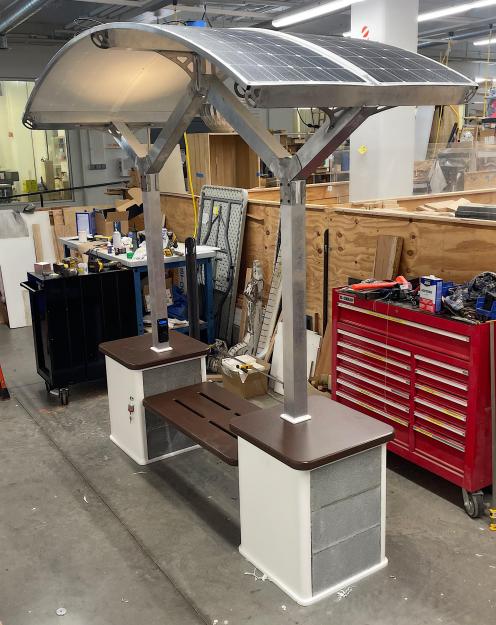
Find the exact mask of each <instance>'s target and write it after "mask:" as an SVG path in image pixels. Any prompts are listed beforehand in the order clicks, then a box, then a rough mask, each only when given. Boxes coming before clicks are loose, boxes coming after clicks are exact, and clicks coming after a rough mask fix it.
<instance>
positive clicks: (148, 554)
mask: <svg viewBox="0 0 496 625" xmlns="http://www.w3.org/2000/svg"><path fill="white" fill-rule="evenodd" d="M15 400H16V401H17V403H18V404H19V405H20V406H21V407H22V409H23V410H24V411H25V412H26V414H27V415H28V416H29V417H30V419H31V420H32V421H33V422H34V423H35V424H36V425H37V427H38V428H39V430H40V431H41V432H42V434H43V435H44V436H45V438H46V439H47V440H48V441H49V442H50V443H51V444H52V445H53V447H54V448H55V449H56V450H57V451H58V453H59V454H60V455H61V456H62V458H63V459H64V460H65V461H66V462H67V463H68V464H69V465H70V466H71V467H72V468H73V470H74V471H75V472H76V473H77V474H78V475H79V477H80V478H81V479H82V480H83V481H84V482H85V483H86V484H87V485H88V486H89V488H90V489H91V490H92V491H93V492H94V494H95V495H96V496H97V497H98V499H99V500H100V502H101V503H102V504H103V505H104V506H105V508H106V509H107V510H108V511H109V512H110V513H111V514H112V516H113V517H114V518H115V519H116V520H117V521H118V523H119V524H120V525H121V526H122V527H123V528H124V530H125V531H126V533H127V534H129V536H131V538H132V539H133V541H134V542H135V543H136V544H137V545H138V547H139V549H140V551H141V552H142V553H143V555H145V557H147V558H148V559H149V560H150V561H151V562H152V563H153V564H154V566H155V567H156V568H157V569H158V570H159V571H160V572H161V573H162V575H163V576H164V577H165V579H167V581H168V582H169V583H170V584H171V586H172V588H173V589H174V590H175V591H176V592H177V593H178V595H179V596H180V597H181V598H182V599H183V600H184V601H185V602H186V603H187V604H188V605H189V606H190V608H191V610H192V611H193V612H194V613H195V615H196V616H197V617H198V618H199V619H200V620H201V621H202V622H203V623H205V624H206V625H210V623H211V621H210V619H209V618H208V617H207V615H204V614H203V613H202V611H201V610H200V608H199V607H198V606H197V604H196V602H195V601H193V600H191V599H190V597H189V596H188V595H186V594H185V593H184V592H183V591H182V590H181V588H179V586H178V585H177V584H176V583H175V581H174V579H173V578H172V577H171V576H170V575H169V574H168V573H167V572H166V571H165V570H164V569H163V568H162V566H161V565H160V564H159V563H158V562H157V561H156V560H155V558H154V557H153V555H152V553H151V552H150V551H149V549H148V548H147V547H146V546H145V545H144V544H143V543H142V541H141V540H140V539H139V538H138V537H137V536H136V535H135V534H134V532H133V531H132V530H131V529H130V528H129V527H128V526H127V525H126V524H125V523H124V521H123V520H122V519H121V518H120V516H119V515H118V514H117V512H116V511H115V510H114V509H113V508H112V507H111V506H110V504H108V503H107V501H106V500H105V498H104V497H103V495H102V494H101V493H100V491H99V490H98V489H97V488H96V486H95V485H94V484H93V482H92V481H91V480H90V479H89V478H88V477H87V476H86V474H85V473H84V472H83V471H82V470H81V469H80V468H79V467H78V466H77V465H76V464H75V463H74V462H73V461H72V460H71V459H70V458H69V457H68V456H67V454H66V453H65V452H64V451H63V449H62V448H61V447H59V445H58V444H57V442H56V441H55V440H54V439H53V437H52V436H50V434H49V433H48V432H47V431H46V430H45V428H43V426H42V425H41V423H40V422H39V421H38V419H36V417H35V416H34V415H33V414H32V413H31V412H30V411H29V410H28V409H27V407H26V406H25V405H24V404H23V402H22V400H21V399H20V398H19V396H16V397H15ZM9 401H12V400H9Z"/></svg>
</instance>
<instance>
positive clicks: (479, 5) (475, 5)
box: [418, 0, 496, 22]
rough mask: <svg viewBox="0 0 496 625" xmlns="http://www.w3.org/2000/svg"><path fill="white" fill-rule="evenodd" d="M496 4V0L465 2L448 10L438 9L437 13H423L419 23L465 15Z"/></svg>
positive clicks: (419, 17)
mask: <svg viewBox="0 0 496 625" xmlns="http://www.w3.org/2000/svg"><path fill="white" fill-rule="evenodd" d="M495 4H496V0H477V1H476V2H464V3H463V4H458V5H455V6H452V7H447V8H446V9H438V10H437V11H429V13H421V14H420V15H419V16H418V21H419V22H427V21H428V20H437V19H439V18H442V17H448V16H449V15H457V14H458V13H465V12H466V11H471V10H472V9H483V8H484V7H490V6H493V5H495Z"/></svg>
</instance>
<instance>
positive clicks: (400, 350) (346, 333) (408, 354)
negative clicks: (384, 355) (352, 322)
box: [338, 329, 412, 356]
mask: <svg viewBox="0 0 496 625" xmlns="http://www.w3.org/2000/svg"><path fill="white" fill-rule="evenodd" d="M338 334H342V335H343V336H349V337H350V338H352V339H356V340H357V341H363V342H364V343H369V344H370V345H376V346H377V347H382V349H388V350H390V351H392V352H396V353H397V354H401V355H402V356H411V355H412V354H411V353H410V352H407V351H406V350H404V349H400V348H399V347H392V346H391V345H386V344H385V343H381V342H380V341H374V340H373V339H369V338H367V337H365V336H359V335H358V334H353V332H347V331H346V330H339V329H338Z"/></svg>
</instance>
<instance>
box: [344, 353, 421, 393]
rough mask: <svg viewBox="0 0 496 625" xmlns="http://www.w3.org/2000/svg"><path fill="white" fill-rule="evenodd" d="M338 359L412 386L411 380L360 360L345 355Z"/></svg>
mask: <svg viewBox="0 0 496 625" xmlns="http://www.w3.org/2000/svg"><path fill="white" fill-rule="evenodd" d="M337 357H338V358H340V359H341V360H344V361H345V362H351V363H352V364H353V365H357V367H362V368H365V369H367V371H373V372H374V373H378V374H379V375H384V376H386V377H388V378H391V379H392V380H396V381H397V382H401V383H402V384H408V386H410V380H408V379H406V378H402V377H401V376H399V375H396V374H395V373H391V372H390V371H384V369H377V367H373V366H372V365H369V364H368V363H365V362H361V361H360V360H356V359H355V358H351V356H345V354H337Z"/></svg>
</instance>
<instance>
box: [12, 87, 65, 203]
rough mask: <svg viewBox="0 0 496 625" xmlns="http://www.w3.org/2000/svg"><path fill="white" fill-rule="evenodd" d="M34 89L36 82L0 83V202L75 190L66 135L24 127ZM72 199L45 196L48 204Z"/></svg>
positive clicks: (61, 194)
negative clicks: (40, 192)
mask: <svg viewBox="0 0 496 625" xmlns="http://www.w3.org/2000/svg"><path fill="white" fill-rule="evenodd" d="M33 87H34V82H24V81H19V80H4V81H0V200H1V199H2V197H3V198H5V197H8V196H10V195H18V194H21V193H27V192H31V191H38V190H52V189H66V188H68V187H70V186H71V183H70V168H69V158H68V148H67V137H66V134H65V132H64V131H63V130H48V131H44V130H28V129H27V128H25V127H24V126H23V124H22V115H23V113H24V108H25V106H26V102H27V100H28V98H29V94H30V93H31V90H32V89H33ZM27 199H28V198H27V197H26V198H19V200H21V201H23V200H27ZM31 199H32V200H33V201H36V200H37V199H38V198H36V197H32V198H31ZM68 199H72V193H71V192H70V191H65V192H61V193H50V194H48V195H45V196H44V201H50V200H52V201H54V200H68Z"/></svg>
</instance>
